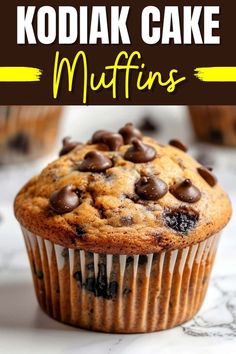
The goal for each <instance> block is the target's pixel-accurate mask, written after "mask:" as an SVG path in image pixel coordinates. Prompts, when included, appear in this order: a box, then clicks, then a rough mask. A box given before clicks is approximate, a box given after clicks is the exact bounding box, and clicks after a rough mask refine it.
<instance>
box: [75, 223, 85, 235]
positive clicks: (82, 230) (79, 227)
mask: <svg viewBox="0 0 236 354" xmlns="http://www.w3.org/2000/svg"><path fill="white" fill-rule="evenodd" d="M85 234H86V231H85V230H84V229H83V228H82V227H81V226H80V225H77V226H76V235H77V236H79V237H84V236H85Z"/></svg>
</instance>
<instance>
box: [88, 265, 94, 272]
mask: <svg viewBox="0 0 236 354" xmlns="http://www.w3.org/2000/svg"><path fill="white" fill-rule="evenodd" d="M87 269H88V270H90V271H94V263H89V264H87Z"/></svg>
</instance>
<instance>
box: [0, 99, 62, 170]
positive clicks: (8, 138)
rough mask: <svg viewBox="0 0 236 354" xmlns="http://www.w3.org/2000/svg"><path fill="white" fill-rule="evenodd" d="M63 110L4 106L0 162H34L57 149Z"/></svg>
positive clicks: (1, 109)
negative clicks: (55, 146) (56, 143)
mask: <svg viewBox="0 0 236 354" xmlns="http://www.w3.org/2000/svg"><path fill="white" fill-rule="evenodd" d="M60 115H61V108H60V107H53V106H0V163H1V164H6V163H16V162H24V161H27V160H32V159H35V158H38V157H41V156H43V155H45V154H46V153H48V152H50V151H51V149H52V147H53V146H54V143H55V140H56V136H57V130H58V126H59V119H60Z"/></svg>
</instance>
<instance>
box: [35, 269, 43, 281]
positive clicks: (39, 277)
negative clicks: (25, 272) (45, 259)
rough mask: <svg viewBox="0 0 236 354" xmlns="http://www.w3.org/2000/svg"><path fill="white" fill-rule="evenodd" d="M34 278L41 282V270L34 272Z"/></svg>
mask: <svg viewBox="0 0 236 354" xmlns="http://www.w3.org/2000/svg"><path fill="white" fill-rule="evenodd" d="M36 277H37V278H38V279H39V280H42V279H43V272H42V271H41V270H37V271H36Z"/></svg>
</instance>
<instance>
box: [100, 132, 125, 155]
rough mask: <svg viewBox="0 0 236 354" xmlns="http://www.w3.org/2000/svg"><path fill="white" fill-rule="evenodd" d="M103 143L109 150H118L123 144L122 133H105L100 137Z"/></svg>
mask: <svg viewBox="0 0 236 354" xmlns="http://www.w3.org/2000/svg"><path fill="white" fill-rule="evenodd" d="M102 142H103V144H105V145H107V146H108V147H109V149H110V150H111V151H116V150H118V149H119V148H120V147H121V146H122V145H124V140H123V137H122V135H120V134H117V133H106V134H104V135H103V137H102Z"/></svg>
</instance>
